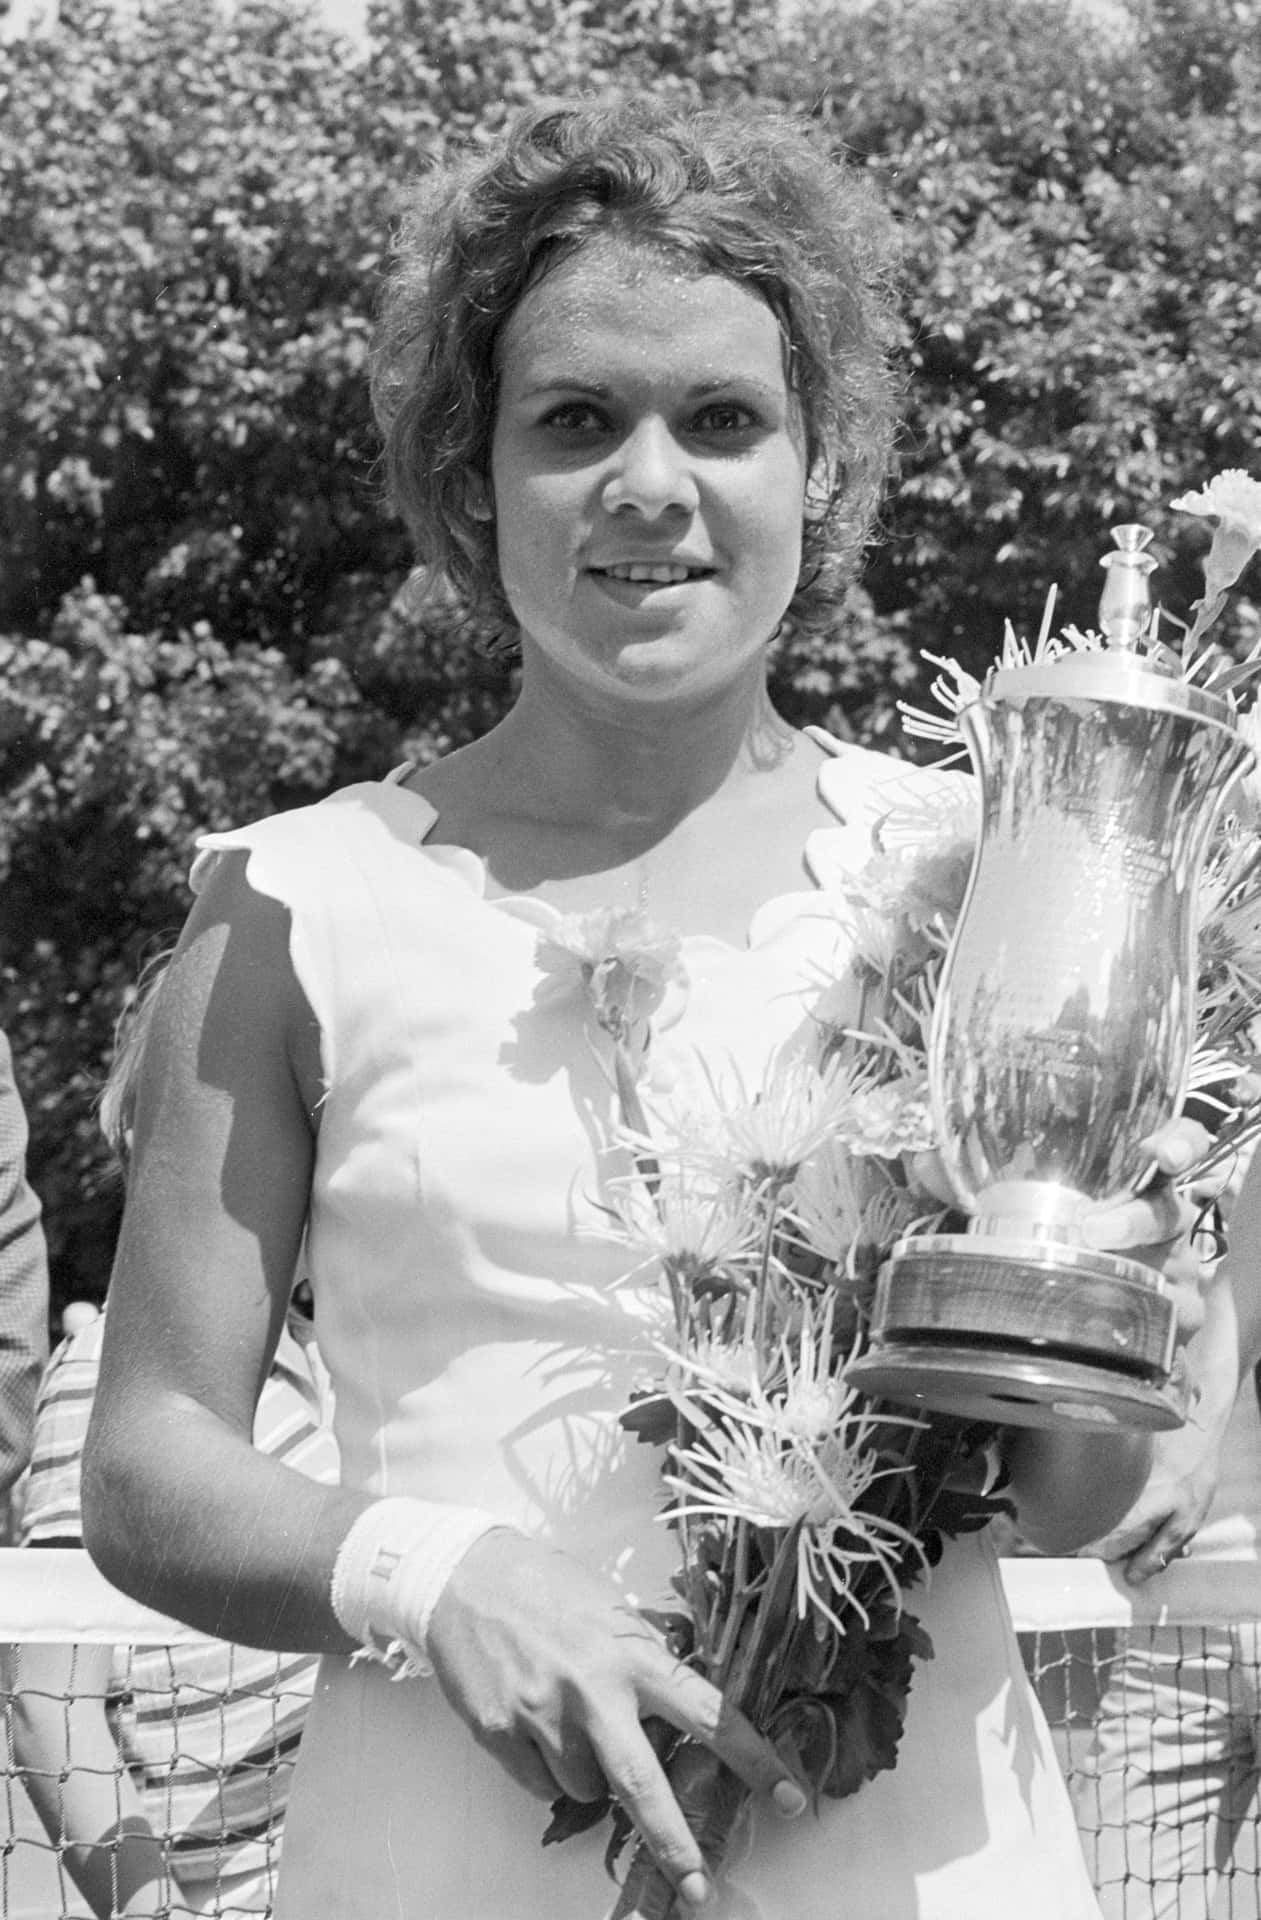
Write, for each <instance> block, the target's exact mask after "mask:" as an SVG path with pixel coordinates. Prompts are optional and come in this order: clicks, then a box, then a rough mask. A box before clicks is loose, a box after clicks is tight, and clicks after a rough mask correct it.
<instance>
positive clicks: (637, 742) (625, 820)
mask: <svg viewBox="0 0 1261 1920" xmlns="http://www.w3.org/2000/svg"><path fill="white" fill-rule="evenodd" d="M554 679H555V676H554V675H552V674H551V672H550V671H549V669H548V667H547V665H546V663H543V664H541V665H540V664H539V663H537V662H536V661H533V660H527V664H526V671H525V673H524V675H523V678H522V686H521V692H520V695H519V697H518V699H517V701H516V703H515V704H514V706H513V707H512V709H511V711H510V712H509V713H508V715H507V717H506V718H505V719H504V720H503V722H502V723H501V724H500V726H499V727H497V728H496V729H495V731H494V733H493V734H492V735H491V736H490V738H489V740H488V741H487V745H490V744H491V743H492V742H493V745H494V750H495V751H494V760H495V768H496V772H497V774H498V775H499V776H500V777H501V778H502V779H503V780H504V781H505V783H506V784H507V785H508V787H509V790H510V791H512V792H513V793H514V795H515V796H516V804H517V805H518V806H520V805H521V804H522V802H523V801H524V802H525V803H526V804H527V805H529V806H530V808H531V810H532V811H536V812H537V814H538V815H539V816H540V817H542V818H546V819H549V820H552V821H555V822H557V823H568V822H582V823H584V824H589V825H591V826H592V827H595V828H597V829H599V828H604V829H605V830H607V831H608V832H610V833H614V834H627V835H630V836H632V837H634V836H636V835H637V833H638V832H639V831H644V832H645V833H647V834H649V835H651V834H652V833H653V831H654V830H656V829H663V828H666V827H668V826H670V825H671V824H673V823H674V822H675V821H677V820H680V819H682V818H683V817H684V815H686V814H688V813H690V812H692V811H693V810H694V809H695V808H696V807H698V806H699V805H700V804H701V803H702V802H703V801H705V800H707V799H709V798H710V797H711V796H712V795H713V794H715V793H717V792H718V791H719V789H720V788H722V787H723V786H725V785H727V784H729V783H733V782H735V781H738V780H740V779H742V778H744V777H745V776H746V775H747V774H749V773H754V772H758V771H763V770H766V769H768V768H771V767H774V766H776V765H778V764H779V763H780V762H781V761H782V760H783V758H784V757H785V755H786V754H787V752H788V751H789V748H790V744H791V739H792V733H791V729H790V728H789V727H788V725H787V723H786V722H785V721H783V720H781V719H780V717H779V715H778V714H777V713H776V712H775V710H774V708H773V707H772V706H771V703H770V698H769V695H768V694H767V691H766V675H765V670H764V667H763V666H762V663H761V662H758V663H757V665H756V667H755V668H754V669H752V670H751V671H750V673H749V675H748V676H747V678H746V679H744V680H742V681H740V682H739V683H738V684H734V685H730V686H727V687H724V688H722V689H721V690H719V691H717V692H715V691H713V690H709V691H707V692H706V693H705V694H704V696H703V697H701V698H698V699H696V700H694V701H686V700H683V699H670V700H662V701H660V702H656V701H643V700H614V699H609V698H606V697H604V696H602V695H601V694H600V693H599V692H598V691H592V690H590V689H587V688H582V687H580V688H575V687H574V686H573V685H572V684H567V685H566V686H565V687H564V688H563V689H562V688H560V687H557V686H556V685H555V684H554Z"/></svg>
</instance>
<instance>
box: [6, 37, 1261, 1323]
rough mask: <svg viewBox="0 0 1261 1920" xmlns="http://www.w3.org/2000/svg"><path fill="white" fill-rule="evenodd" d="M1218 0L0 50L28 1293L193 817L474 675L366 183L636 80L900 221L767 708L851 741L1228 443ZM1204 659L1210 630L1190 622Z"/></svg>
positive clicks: (98, 1269) (11, 819) (398, 750)
mask: <svg viewBox="0 0 1261 1920" xmlns="http://www.w3.org/2000/svg"><path fill="white" fill-rule="evenodd" d="M1259 27H1261V12H1259V0H1142V3H1141V4H1138V5H1136V6H1135V8H1134V10H1133V30H1132V31H1126V32H1113V31H1109V30H1105V29H1104V28H1103V27H1101V25H1100V22H1099V19H1098V17H1097V16H1096V15H1094V14H1093V13H1092V12H1091V11H1090V10H1089V9H1086V8H1083V7H1081V6H1073V5H1071V4H1069V3H1068V0H1040V3H1039V4H1038V5H1034V6H1020V5H1016V6H1013V5H1011V3H1010V0H953V4H948V5H946V4H941V0H882V3H881V5H880V6H878V7H876V8H872V9H870V10H868V9H864V8H857V9H856V8H855V6H854V5H853V4H852V0H811V4H810V5H809V6H804V5H801V6H796V7H794V6H792V5H785V4H782V0H494V6H493V8H492V9H490V10H488V9H487V5H486V0H379V4H376V5H374V6H372V7H371V8H370V14H369V33H370V48H371V51H370V52H369V53H367V54H366V55H365V54H364V52H363V50H362V49H351V48H349V47H348V46H346V45H345V44H343V43H341V42H339V41H338V40H337V39H336V38H335V37H334V36H333V35H332V34H330V33H329V32H328V31H326V30H325V29H323V28H322V27H321V26H319V25H318V24H317V23H316V22H314V21H313V20H309V19H306V18H305V17H303V16H302V15H301V14H300V13H298V12H295V10H294V8H293V7H292V6H288V5H286V6H275V5H269V4H258V3H257V0H250V3H249V4H247V5H245V6H244V7H242V8H241V9H240V10H239V11H238V12H237V13H236V15H235V17H234V18H232V19H231V20H229V19H226V18H220V17H219V15H218V14H217V13H216V12H215V10H214V9H202V8H186V7H184V6H183V5H182V0H144V4H143V5H142V7H141V10H140V12H139V14H138V15H136V16H134V17H129V16H128V15H126V14H119V13H118V12H117V11H116V10H115V9H114V8H113V7H112V6H94V5H90V4H89V5H84V4H82V3H81V0H79V3H77V4H65V5H63V7H62V21H61V26H60V28H59V29H58V30H57V31H56V32H55V33H54V34H51V35H49V36H46V37H42V38H35V37H32V38H27V39H25V40H20V41H16V42H14V43H12V44H11V45H9V46H8V47H7V48H4V49H0V236H2V239H0V343H2V356H0V570H2V571H0V792H2V794H3V807H2V809H0V902H2V917H0V1023H2V1024H3V1025H4V1027H5V1028H6V1029H7V1030H8V1031H9V1033H10V1035H11V1037H12V1040H13V1043H14V1049H15V1054H16V1057H17V1062H18V1070H19V1074H20V1077H21V1081H22V1085H23V1090H24V1093H25V1096H26V1100H27V1104H28V1108H29V1112H30V1118H31V1125H32V1147H31V1156H30V1171H31V1175H32V1178H33V1180H34V1183H35V1185H36V1187H37V1189H38V1190H39V1191H40V1193H41V1195H42V1197H43V1199H44V1202H45V1207H46V1222H47V1228H48V1236H49V1244H50V1251H51V1255H52V1261H53V1276H54V1298H55V1304H56V1305H57V1306H60V1304H61V1303H62V1302H63V1301H64V1300H65V1299H67V1298H69V1297H73V1296H87V1297H91V1298H99V1297H100V1295H101V1294H102V1293H103V1291H104V1286H105V1281H106V1277H107V1273H108V1266H109V1259H110V1254H111V1250H112V1245H113V1237H114V1233H115V1229H116V1223H117V1214H118V1207H119V1193H118V1185H117V1179H116V1176H115V1175H114V1173H113V1171H112V1169H111V1167H110V1166H109V1163H108V1159H107V1156H106V1154H105V1153H104V1150H103V1149H102V1147H101V1146H100V1144H99V1141H98V1138H97V1131H96V1122H95V1112H94V1109H95V1101H96V1097H97V1093H98V1090H99V1086H100V1083H101V1078H102V1075H103V1072H104V1066H105V1062H106V1060H107V1058H108V1054H109V1048H110V1042H111V1035H112V1031H113V1026H114V1022H115V1020H116V1018H117V1015H118V1013H119V1011H120V1009H121V1008H122V1007H123V1005H124V1004H125V1002H126V999H127V997H128V994H129V993H130V991H131V989H132V983H133V981H134V979H135V976H136V974H137V971H138V969H139V968H140V967H141V965H142V964H143V963H144V961H145V960H146V959H147V958H148V957H150V956H151V955H152V954H153V953H155V952H157V951H159V950H160V949H161V948H162V947H163V946H164V945H166V944H167V943H168V942H169V941H170V940H171V939H172V938H173V936H174V934H175V933H176V931H177V930H178V927H179V925H180V922H181V920H182V918H183V915H184V912H185V910H186V907H187V903H188V894H187V889H186V880H185V875H186V870H187V864H188V857H189V848H190V843H191V841H192V838H193V835H194V834H195V833H196V831H197V830H198V829H199V828H201V827H202V826H219V825H225V824H228V823H230V822H233V821H240V820H243V819H246V818H250V817H254V816H256V815H258V814H261V813H265V812H268V811H271V810H272V809H275V808H277V807H284V806H289V805H293V804H298V803H302V802H304V801H307V800H310V799H313V798H316V797H318V796H319V795H320V794H321V793H323V792H324V791H326V790H327V789H328V787H329V786H331V785H332V784H334V783H335V782H338V781H342V780H346V779H354V778H360V777H364V776H373V775H375V774H378V773H380V772H381V771H383V770H384V769H385V768H386V767H387V766H389V765H391V764H393V763H394V762H395V761H396V760H398V759H400V758H402V757H404V755H406V754H414V755H418V756H428V755H431V754H434V753H439V752H442V751H444V750H445V749H446V748H448V747H450V746H451V745H454V744H458V743H459V742H461V741H463V740H465V739H467V738H468V737H469V736H470V735H471V734H472V733H474V732H476V731H478V730H480V729H481V728H482V727H484V726H485V725H486V724H487V723H488V722H489V721H491V720H492V719H493V718H494V717H495V715H496V714H497V713H498V712H499V710H500V709H501V707H502V705H503V703H504V701H505V699H506V698H507V696H508V693H509V691H510V680H509V679H508V677H507V675H506V674H505V672H504V670H503V669H502V668H499V667H496V666H493V665H491V664H490V663H488V662H487V661H485V660H483V659H482V658H480V657H479V656H478V655H476V654H475V653H474V652H472V651H471V650H470V648H469V646H468V645H467V643H466V642H465V641H464V640H463V639H462V638H461V636H460V634H459V632H458V630H457V629H456V628H455V627H454V626H453V623H452V621H451V620H450V619H449V618H443V617H442V616H441V615H439V614H432V615H430V616H428V617H427V618H424V619H422V618H420V617H419V616H418V615H417V614H416V612H415V611H414V610H413V609H412V608H411V607H410V606H409V604H408V601H407V597H406V595H405V594H404V593H403V592H402V591H401V590H402V588H403V586H404V583H405V580H406V577H407V572H408V564H409V563H408V555H407V552H406V549H405V545H404V542H403V539H402V536H401V533H400V531H399V530H398V529H397V528H396V527H395V526H393V525H391V524H390V523H389V521H388V520H387V519H386V517H385V516H384V514H383V513H382V511H381V508H380V506H379V502H378V500H377V497H376V487H375V477H374V467H373V462H374V445H373V437H372V431H371V427H370V422H369V418H368V412H367V404H366V395H365V380H364V368H365V359H366V355H367V352H368V344H369V339H370V334H371V326H372V313H373V308H374V302H375V298H376V292H377V286H378V283H379V277H380V274H381V271H382V266H383V263H384V261H385V259H386V257H387V255H388V248H389V235H390V226H391V219H392V213H393V209H394V208H395V207H396V205H397V201H398V196H399V194H400V192H402V191H405V189H406V184H407V181H408V179H409V178H410V177H412V176H414V174H415V173H416V171H417V170H418V169H419V168H420V167H422V166H423V165H424V164H426V162H427V160H428V159H429V158H430V157H431V156H434V155H438V154H440V153H441V152H442V150H443V148H444V146H445V145H446V143H448V142H450V141H453V140H464V139H470V138H471V139H474V140H476V139H477V138H479V137H481V136H483V135H484V133H485V132H486V130H487V129H490V128H493V127H494V126H495V125H497V124H498V123H500V122H501V121H502V119H503V118H504V116H505V115H506V114H507V113H509V112H511V111H512V109H513V108H515V107H516V106H517V105H519V104H521V103H523V102H526V101H528V100H530V99H533V98H535V97H537V96H538V95H540V94H557V93H568V92H572V91H574V90H575V89H579V88H591V87H598V86H600V85H602V84H605V83H609V84H615V85H621V86H625V85H637V84H643V85H648V86H651V87H654V88H658V89H668V90H673V91H676V92H678V93H680V94H683V95H686V96H688V97H697V96H702V97H705V98H709V99H724V98H730V97H733V96H744V95H750V94H751V95H756V96H759V97H761V98H763V99H767V100H772V101H778V102H781V103H784V104H786V105H788V106H790V107H792V108H793V109H795V110H799V111H803V112H806V113H809V114H813V115H815V116H816V117H818V118H819V119H820V120H821V121H823V122H824V123H825V124H826V125H827V127H828V128H829V130H830V132H831V133H832V134H833V135H834V136H835V137H836V139H837V140H838V141H840V142H843V143H844V144H846V145H847V146H848V147H849V148H850V149H851V150H852V151H853V152H854V154H855V155H856V156H857V157H858V158H859V160H860V161H861V163H862V164H863V165H865V166H866V167H869V168H870V169H871V170H872V171H873V173H874V174H875V175H876V176H877V177H878V178H879V180H880V182H881V183H882V185H883V187H884V189H885V191H886V193H887V194H888V196H889V198H890V199H891V201H892V203H893V205H894V206H895V208H896V209H897V211H898V213H899V214H900V216H901V218H902V220H903V222H904V227H905V235H906V293H905V320H906V331H905V355H906V363H907V372H908V376H909V383H910V384H909V402H908V415H907V428H906V432H905V437H904V442H903V447H902V466H901V474H900V479H899V484H898V486H897V489H896V491H895V492H894V494H893V495H892V497H891V499H890V502H889V505H888V508H887V512H886V515H885V524H884V528H883V534H882V538H881V540H880V542H879V544H878V545H877V546H876V548H875V549H874V551H873V553H872V556H871V560H870V564H869V566H868V569H867V572H866V575H865V578H864V581H863V586H862V590H861V591H856V592H855V593H854V595H853V597H852V602H851V605H850V608H849V610H848V613H847V616H846V618H845V620H844V621H843V622H842V623H841V625H840V626H839V627H838V630H837V631H836V632H835V633H833V634H831V635H829V636H828V637H827V638H826V640H825V641H822V642H820V641H814V642H811V643H810V644H805V643H802V642H795V641H793V640H792V639H791V638H789V639H788V641H787V642H786V643H785V644H784V645H783V646H782V648H781V652H780V656H779V660H778V662H777V668H776V675H777V692H778V696H779V698H780V701H781V704H782V705H783V706H784V707H785V708H786V710H788V711H789V712H790V714H791V715H792V716H793V717H794V718H797V719H799V720H819V721H822V722H824V723H825V724H829V725H831V726H833V727H834V728H837V729H839V730H842V731H848V732H852V733H853V734H854V735H855V736H856V737H858V738H861V739H873V740H877V741H879V742H881V743H883V744H886V745H892V746H894V747H895V748H898V747H899V742H898V738H897V731H896V727H897V720H896V711H895V701H896V699H897V697H898V696H899V694H903V693H906V692H908V691H909V690H910V689H911V688H912V686H913V684H914V682H915V681H916V678H917V675H918V673H919V671H920V663H919V657H918V656H919V650H920V649H921V648H928V649H936V650H943V649H944V650H949V651H952V652H954V653H955V654H956V655H958V656H959V657H960V658H962V659H963V660H964V661H965V662H969V663H971V664H972V665H974V666H982V665H983V664H984V663H985V662H986V661H988V659H989V658H991V657H992V654H993V652H994V650H995V647H996V644H997V642H998V639H999V637H1000V633H1001V625H1002V620H1003V617H1004V616H1005V615H1007V614H1010V615H1011V616H1012V618H1013V619H1014V620H1015V622H1016V624H1017V626H1018V627H1022V628H1025V629H1028V628H1030V627H1032V626H1034V625H1036V622H1037V619H1038V616H1039V612H1040V608H1041V603H1042V599H1043V596H1044V594H1045V592H1046V589H1047V587H1048V586H1049V584H1050V583H1051V582H1052V581H1059V582H1060V583H1061V588H1062V596H1061V602H1060V613H1061V615H1062V616H1063V617H1065V618H1077V619H1079V620H1082V621H1083V622H1085V623H1089V622H1090V621H1091V619H1092V617H1093V613H1094V609H1095V606H1096V604H1097V597H1098V591H1099V586H1100V582H1101V576H1100V575H1099V574H1098V573H1097V571H1096V568H1095V559H1096V556H1098V555H1099V554H1100V553H1101V552H1102V550H1103V548H1104V547H1105V546H1106V544H1107V538H1106V529H1107V527H1108V526H1109V525H1111V524H1115V523H1117V522H1119V521H1122V520H1128V519H1138V518H1142V519H1144V520H1146V521H1148V522H1149V524H1151V525H1153V526H1154V527H1155V528H1156V532H1157V536H1158V552H1159V554H1160V558H1161V560H1162V563H1163V564H1162V573H1161V577H1160V579H1161V592H1162V596H1163V598H1164V599H1165V601H1166V603H1167V604H1168V605H1169V606H1171V607H1172V608H1174V609H1175V610H1178V609H1182V610H1185V607H1186V605H1187V604H1188V603H1189V601H1190V600H1191V599H1192V598H1193V597H1194V595H1195V593H1196V591H1197V584H1198V558H1199V553H1200V551H1201V550H1202V546H1203V536H1202V533H1201V532H1200V531H1199V530H1198V529H1197V528H1196V527H1195V526H1193V525H1192V523H1191V522H1190V521H1185V520H1180V519H1179V517H1178V516H1170V515H1169V514H1168V512H1167V510H1166V507H1165V504H1164V503H1166V502H1167V501H1168V500H1169V499H1170V498H1171V497H1172V496H1173V495H1174V494H1175V493H1177V492H1179V491H1181V490H1183V489H1184V488H1186V487H1188V486H1196V485H1199V484H1202V482H1203V481H1204V480H1205V479H1207V478H1208V477H1209V475H1211V474H1212V473H1213V472H1216V471H1217V470H1218V469H1219V468H1222V467H1227V466H1242V467H1245V468H1251V469H1253V470H1257V468H1258V450H1259V446H1261V285H1259V283H1258V277H1257V268H1256V251H1255V250H1256V234H1257V232H1258V229H1259V225H1261V84H1259V82H1261V70H1259V68H1261V62H1259V59H1258V53H1257V48H1258V46H1259V45H1261V32H1259V31H1258V29H1259ZM1234 619H1235V626H1234V628H1233V630H1232V632H1231V633H1230V634H1229V635H1228V638H1229V639H1230V640H1231V641H1232V643H1233V644H1235V645H1241V644H1243V643H1244V641H1245V640H1246V639H1248V638H1250V637H1251V635H1252V633H1253V632H1254V631H1255V628H1256V625H1257V620H1258V615H1257V613H1256V610H1255V609H1252V608H1249V607H1248V606H1247V605H1246V604H1244V605H1241V606H1239V607H1238V608H1237V611H1236V614H1235V616H1234Z"/></svg>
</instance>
